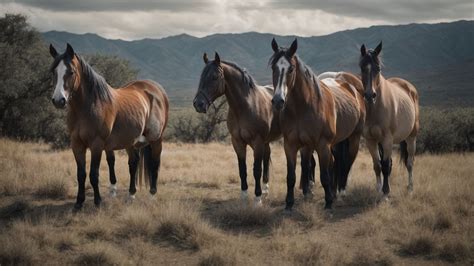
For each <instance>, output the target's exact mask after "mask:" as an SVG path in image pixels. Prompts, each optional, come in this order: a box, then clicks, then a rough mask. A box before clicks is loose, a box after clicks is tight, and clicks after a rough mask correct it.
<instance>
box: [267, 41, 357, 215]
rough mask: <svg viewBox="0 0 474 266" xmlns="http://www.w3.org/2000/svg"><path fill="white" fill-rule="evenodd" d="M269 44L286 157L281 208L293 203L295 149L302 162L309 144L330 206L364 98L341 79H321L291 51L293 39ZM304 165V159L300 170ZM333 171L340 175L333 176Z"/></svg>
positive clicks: (352, 152) (351, 155)
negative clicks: (284, 43)
mask: <svg viewBox="0 0 474 266" xmlns="http://www.w3.org/2000/svg"><path fill="white" fill-rule="evenodd" d="M272 49H273V51H274V54H273V56H272V57H271V59H270V64H271V67H272V71H273V85H274V87H275V94H274V96H273V99H272V103H273V106H274V107H275V109H277V110H281V113H280V126H281V130H282V134H283V137H284V149H285V154H286V158H287V171H288V174H287V189H288V192H287V197H286V209H288V210H289V209H291V208H292V206H293V204H294V186H295V164H296V154H297V152H298V150H299V149H302V148H304V149H302V161H304V162H306V164H307V163H308V162H309V156H310V155H311V153H312V151H313V150H316V151H317V153H318V157H319V166H320V175H321V176H320V178H321V184H322V186H323V188H324V193H325V201H326V204H325V208H331V206H332V202H333V197H334V196H335V192H336V189H335V188H336V186H335V183H336V181H337V180H339V183H340V187H342V188H343V187H345V182H346V181H347V175H348V173H349V170H350V168H351V166H352V163H353V162H354V160H355V157H356V156H357V152H358V150H359V141H360V137H361V135H362V131H363V126H364V122H365V106H364V100H363V98H362V96H361V94H360V93H359V92H357V89H356V88H355V87H354V86H352V85H350V84H349V83H347V82H345V81H344V80H343V79H331V80H326V82H325V83H323V82H320V81H319V79H318V77H317V76H316V75H315V74H314V73H313V72H312V70H311V69H310V68H309V67H308V66H306V65H305V64H304V63H303V61H302V60H301V59H300V58H299V57H298V56H297V55H296V50H297V40H296V39H295V41H294V42H293V43H292V44H291V46H290V48H288V49H286V48H281V47H279V46H278V44H277V42H276V41H275V39H273V40H272ZM344 75H349V74H344ZM333 153H334V155H333ZM307 169H309V168H308V167H307V165H306V166H305V167H303V168H302V171H307ZM335 170H337V171H335ZM337 174H339V175H340V176H338V177H337V178H336V181H335V180H333V179H334V175H337ZM304 176H307V173H305V175H304ZM307 191H308V180H307V178H304V179H303V193H305V194H306V193H307Z"/></svg>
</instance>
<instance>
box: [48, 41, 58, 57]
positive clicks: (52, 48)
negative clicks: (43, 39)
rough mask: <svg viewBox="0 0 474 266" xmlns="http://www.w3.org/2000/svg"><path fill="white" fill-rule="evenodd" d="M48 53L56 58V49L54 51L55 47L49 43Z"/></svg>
mask: <svg viewBox="0 0 474 266" xmlns="http://www.w3.org/2000/svg"><path fill="white" fill-rule="evenodd" d="M49 53H50V54H51V56H52V57H53V58H56V57H57V56H58V51H56V48H54V46H53V45H52V44H51V43H50V44H49Z"/></svg>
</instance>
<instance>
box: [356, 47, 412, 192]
mask: <svg viewBox="0 0 474 266" xmlns="http://www.w3.org/2000/svg"><path fill="white" fill-rule="evenodd" d="M381 51H382V42H380V44H379V45H378V46H377V47H376V48H375V49H374V50H368V51H367V49H366V48H365V45H362V46H361V48H360V61H359V66H360V69H361V72H362V82H363V84H364V89H365V92H364V97H365V100H366V104H367V119H366V123H365V128H364V137H365V139H366V140H367V147H368V149H369V152H370V154H371V155H372V160H373V164H374V171H375V175H376V178H377V190H379V191H383V193H384V194H385V195H388V193H389V192H390V186H389V181H388V178H389V176H390V173H391V172H392V146H393V144H394V143H400V155H401V156H400V157H401V158H400V159H401V161H403V163H404V164H405V166H406V168H407V170H408V190H409V191H412V190H413V162H414V160H415V150H416V136H417V134H418V131H419V128H420V122H419V110H418V109H419V107H418V92H417V91H416V88H415V86H413V85H412V84H411V83H410V82H408V81H406V80H404V79H401V78H389V79H385V78H384V77H383V76H382V72H381V66H382V64H381V62H380V58H379V55H380V52H381ZM381 172H382V174H383V185H382V181H381V178H380V173H381Z"/></svg>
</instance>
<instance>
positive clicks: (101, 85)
mask: <svg viewBox="0 0 474 266" xmlns="http://www.w3.org/2000/svg"><path fill="white" fill-rule="evenodd" d="M77 57H78V58H79V63H80V64H81V68H82V74H83V76H84V80H83V82H85V84H86V87H87V89H88V90H89V91H88V94H89V95H88V96H89V97H90V100H91V101H92V102H95V101H96V100H99V101H102V102H111V101H112V93H111V91H110V89H109V84H107V81H105V79H104V78H103V77H102V76H101V75H99V74H98V73H97V72H95V70H94V69H93V68H92V67H91V66H90V65H89V64H88V63H87V62H86V61H85V60H84V59H83V58H82V57H80V56H77Z"/></svg>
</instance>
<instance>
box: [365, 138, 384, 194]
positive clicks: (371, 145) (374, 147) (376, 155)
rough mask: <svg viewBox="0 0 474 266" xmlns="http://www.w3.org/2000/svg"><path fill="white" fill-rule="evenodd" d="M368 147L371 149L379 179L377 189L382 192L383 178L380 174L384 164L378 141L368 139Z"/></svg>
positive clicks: (376, 174)
mask: <svg viewBox="0 0 474 266" xmlns="http://www.w3.org/2000/svg"><path fill="white" fill-rule="evenodd" d="M367 148H368V149H369V152H370V156H371V157H372V163H373V165H374V172H375V177H376V180H377V185H376V189H377V191H378V192H382V178H381V177H380V174H381V173H382V164H381V163H380V162H381V159H380V153H379V147H378V146H377V142H376V141H373V140H367Z"/></svg>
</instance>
